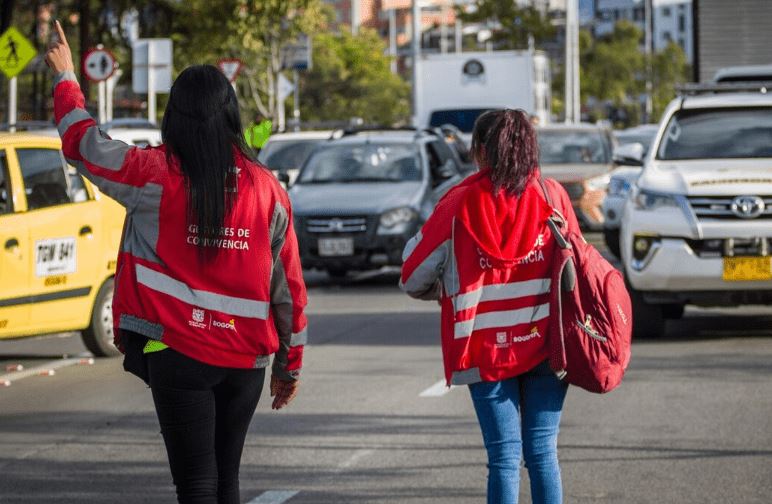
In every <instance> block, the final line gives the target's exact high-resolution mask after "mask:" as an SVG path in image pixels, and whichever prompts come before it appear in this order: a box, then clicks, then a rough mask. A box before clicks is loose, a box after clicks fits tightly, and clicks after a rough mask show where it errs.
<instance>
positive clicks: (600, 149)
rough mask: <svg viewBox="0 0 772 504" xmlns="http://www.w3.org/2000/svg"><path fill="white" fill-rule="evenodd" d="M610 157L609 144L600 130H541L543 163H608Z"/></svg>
mask: <svg viewBox="0 0 772 504" xmlns="http://www.w3.org/2000/svg"><path fill="white" fill-rule="evenodd" d="M609 157H610V153H609V146H608V144H607V142H606V140H605V138H604V137H603V135H602V134H601V132H599V131H593V130H589V131H575V130H574V131H572V130H565V131H560V130H540V131H539V162H540V163H541V164H543V165H548V164H598V163H608V162H609Z"/></svg>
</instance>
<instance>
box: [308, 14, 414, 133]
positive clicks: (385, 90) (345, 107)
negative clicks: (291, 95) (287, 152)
mask: <svg viewBox="0 0 772 504" xmlns="http://www.w3.org/2000/svg"><path fill="white" fill-rule="evenodd" d="M385 51H386V46H385V44H384V42H383V41H382V40H381V39H380V37H379V36H378V34H377V33H376V32H375V31H373V30H368V29H360V31H359V33H358V34H357V35H352V34H351V32H349V31H343V32H341V33H338V34H332V33H320V34H318V35H317V36H316V37H314V66H313V69H312V70H311V71H310V72H309V73H308V74H306V75H305V78H304V79H303V82H302V85H301V90H302V92H301V96H300V101H301V106H302V108H303V117H304V119H306V120H312V121H313V120H316V121H329V120H341V119H347V118H351V117H361V118H362V119H364V121H365V122H366V123H370V124H382V125H391V124H393V123H395V122H398V121H401V120H405V119H407V117H408V115H409V114H410V102H409V96H410V87H409V86H408V84H407V83H406V82H405V81H404V80H403V79H402V78H401V77H399V76H398V75H394V74H392V73H391V70H390V68H389V64H390V59H389V57H388V56H386V55H385Z"/></svg>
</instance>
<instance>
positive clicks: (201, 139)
mask: <svg viewBox="0 0 772 504" xmlns="http://www.w3.org/2000/svg"><path fill="white" fill-rule="evenodd" d="M161 136H162V138H163V142H164V143H165V144H166V155H167V157H168V158H169V159H171V158H172V157H174V158H176V159H177V160H178V161H179V164H180V169H181V170H182V173H183V175H184V177H185V185H186V189H187V192H188V207H187V211H188V221H189V223H190V224H192V225H195V226H196V227H197V232H196V234H197V235H198V246H199V247H201V248H200V250H201V251H202V252H203V251H204V250H206V246H207V243H208V242H211V239H212V238H217V237H218V236H219V235H220V229H221V228H222V226H223V223H224V221H225V217H226V216H227V215H228V212H229V211H230V209H231V208H232V207H233V203H234V201H235V198H236V191H237V185H236V183H237V180H238V178H237V173H236V171H235V149H238V150H239V151H241V153H242V154H244V155H245V156H247V157H251V155H250V154H249V152H250V151H249V148H248V147H247V145H246V141H245V139H244V133H243V131H242V129H241V117H240V114H239V104H238V100H237V98H236V93H235V92H234V91H233V88H232V87H231V85H230V83H229V82H228V79H226V78H225V76H224V75H223V74H222V72H220V71H219V70H218V69H217V68H215V67H214V66H212V65H196V66H191V67H188V68H186V69H185V70H183V71H182V73H181V74H180V75H179V76H178V77H177V79H176V80H175V81H174V84H173V85H172V89H171V92H170V93H169V102H168V104H167V105H166V111H165V112H164V118H163V123H162V125H161ZM208 251H211V252H215V253H216V251H217V248H216V247H213V248H209V249H208Z"/></svg>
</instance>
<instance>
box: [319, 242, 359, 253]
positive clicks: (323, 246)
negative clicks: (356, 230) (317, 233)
mask: <svg viewBox="0 0 772 504" xmlns="http://www.w3.org/2000/svg"><path fill="white" fill-rule="evenodd" d="M319 255H320V256H322V257H340V256H351V255H354V239H353V238H319Z"/></svg>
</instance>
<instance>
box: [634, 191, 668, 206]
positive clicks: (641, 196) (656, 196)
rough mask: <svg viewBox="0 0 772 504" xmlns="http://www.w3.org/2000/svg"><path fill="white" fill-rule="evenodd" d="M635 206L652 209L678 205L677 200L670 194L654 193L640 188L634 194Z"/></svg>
mask: <svg viewBox="0 0 772 504" xmlns="http://www.w3.org/2000/svg"><path fill="white" fill-rule="evenodd" d="M635 206H636V207H637V208H638V209H639V210H654V209H656V208H660V207H675V206H678V202H677V201H676V198H675V196H674V195H672V194H667V193H656V192H651V191H645V190H643V189H641V190H639V191H638V194H636V195H635Z"/></svg>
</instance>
